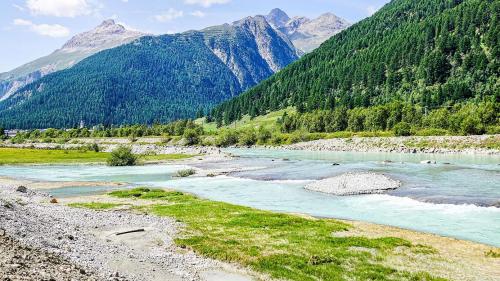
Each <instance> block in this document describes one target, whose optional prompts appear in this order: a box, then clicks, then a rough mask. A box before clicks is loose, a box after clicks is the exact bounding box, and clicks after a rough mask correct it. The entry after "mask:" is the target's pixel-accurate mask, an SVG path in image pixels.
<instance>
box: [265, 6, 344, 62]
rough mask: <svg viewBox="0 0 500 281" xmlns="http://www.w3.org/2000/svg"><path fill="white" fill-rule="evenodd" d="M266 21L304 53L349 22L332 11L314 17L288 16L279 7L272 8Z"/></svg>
mask: <svg viewBox="0 0 500 281" xmlns="http://www.w3.org/2000/svg"><path fill="white" fill-rule="evenodd" d="M266 19H267V21H268V22H269V23H270V24H271V25H272V26H273V27H274V28H276V29H277V30H279V31H281V32H282V33H283V34H285V35H286V36H287V37H288V38H289V39H290V40H291V41H292V43H293V44H294V46H295V47H296V48H297V49H299V50H300V51H302V52H304V53H309V52H311V51H313V50H314V49H316V48H317V47H319V45H321V43H323V42H325V41H326V40H328V39H330V37H332V36H333V35H335V34H337V33H339V32H341V31H342V30H344V29H346V28H348V27H349V26H350V25H351V24H350V23H349V22H348V21H346V20H345V19H342V18H340V17H337V16H336V15H334V14H332V13H326V14H323V15H321V16H319V17H318V18H316V19H312V20H311V19H309V18H306V17H294V18H290V17H289V16H288V15H287V14H286V13H285V12H283V11H282V10H280V9H273V10H272V11H271V12H270V13H269V14H268V15H267V16H266Z"/></svg>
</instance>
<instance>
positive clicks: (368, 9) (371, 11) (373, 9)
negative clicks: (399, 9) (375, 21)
mask: <svg viewBox="0 0 500 281" xmlns="http://www.w3.org/2000/svg"><path fill="white" fill-rule="evenodd" d="M379 9H380V8H378V7H375V6H371V5H370V6H368V7H366V12H367V13H368V15H369V16H372V15H373V14H375V13H376V12H377V11H378V10H379Z"/></svg>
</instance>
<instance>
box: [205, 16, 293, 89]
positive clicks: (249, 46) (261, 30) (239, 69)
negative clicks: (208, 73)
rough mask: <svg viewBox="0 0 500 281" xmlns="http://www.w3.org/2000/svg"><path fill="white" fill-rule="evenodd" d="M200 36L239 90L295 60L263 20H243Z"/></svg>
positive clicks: (284, 41)
mask: <svg viewBox="0 0 500 281" xmlns="http://www.w3.org/2000/svg"><path fill="white" fill-rule="evenodd" d="M201 32H202V33H203V35H204V38H205V42H206V44H207V46H208V47H209V48H210V49H211V50H212V51H213V53H214V54H215V55H216V56H217V57H219V59H220V60H221V61H222V62H223V63H224V64H225V65H227V67H229V69H231V71H232V72H233V74H234V75H235V76H236V78H237V79H238V81H239V83H240V86H241V89H243V90H246V89H248V88H250V87H252V86H255V85H256V84H257V83H259V82H260V81H262V80H264V79H266V78H268V77H269V76H271V75H272V74H274V73H275V72H277V71H278V70H280V69H282V68H284V67H285V66H287V65H289V64H290V63H292V62H294V61H295V60H297V59H298V54H297V51H296V50H295V48H294V46H293V44H292V43H291V42H290V41H289V40H288V38H287V37H286V36H284V35H283V34H281V33H279V32H277V31H276V30H274V29H273V28H272V27H271V26H270V25H269V23H268V22H267V21H266V19H265V18H264V17H263V16H255V17H247V18H245V19H242V20H240V21H236V22H234V23H233V24H225V25H221V26H215V27H210V28H206V29H204V30H202V31H201Z"/></svg>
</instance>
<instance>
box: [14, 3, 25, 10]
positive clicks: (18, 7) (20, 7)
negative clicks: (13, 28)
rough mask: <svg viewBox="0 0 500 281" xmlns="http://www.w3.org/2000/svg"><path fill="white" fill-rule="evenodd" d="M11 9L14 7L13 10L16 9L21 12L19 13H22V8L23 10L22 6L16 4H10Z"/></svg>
mask: <svg viewBox="0 0 500 281" xmlns="http://www.w3.org/2000/svg"><path fill="white" fill-rule="evenodd" d="M12 7H14V8H16V9H18V10H19V11H21V12H24V8H23V7H22V6H19V5H17V4H12Z"/></svg>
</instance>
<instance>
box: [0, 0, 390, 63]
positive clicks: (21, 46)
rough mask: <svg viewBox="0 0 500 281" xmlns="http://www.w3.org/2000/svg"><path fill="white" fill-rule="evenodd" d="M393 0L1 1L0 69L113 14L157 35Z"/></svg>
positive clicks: (363, 11) (355, 12)
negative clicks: (277, 10) (276, 14)
mask: <svg viewBox="0 0 500 281" xmlns="http://www.w3.org/2000/svg"><path fill="white" fill-rule="evenodd" d="M387 2H389V0H347V1H345V0H344V1H341V0H307V1H303V0H2V1H0V38H2V39H1V43H0V54H1V58H0V72H4V71H8V70H11V69H13V68H15V67H17V66H19V65H21V64H23V63H26V62H29V61H31V60H33V59H36V58H38V57H41V56H44V55H47V54H49V53H51V52H52V51H54V50H55V49H57V48H59V47H60V46H61V45H62V44H64V42H66V41H67V40H68V39H69V38H71V36H72V35H74V34H77V33H80V32H82V31H86V30H89V29H92V28H93V27H94V26H96V25H98V24H99V23H101V21H102V20H104V19H108V18H113V19H115V20H116V21H117V22H119V23H122V24H124V25H125V26H127V27H129V28H132V29H137V30H141V31H145V32H149V33H153V34H164V33H173V32H182V31H186V30H189V29H200V28H204V27H207V26H211V25H217V24H222V23H226V22H232V21H235V20H238V19H240V18H243V17H245V16H248V15H256V14H267V13H268V12H269V11H270V10H271V9H272V8H281V9H283V10H284V11H285V12H287V13H288V14H289V15H290V16H298V15H301V16H308V17H311V18H312V17H316V16H319V15H320V14H322V13H325V12H333V13H335V14H336V15H338V16H340V17H343V18H345V19H347V20H349V21H351V22H356V21H359V20H361V19H363V18H365V17H367V16H369V15H370V14H372V13H374V12H375V11H376V10H377V9H379V8H380V7H381V6H383V5H384V4H385V3H387Z"/></svg>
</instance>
